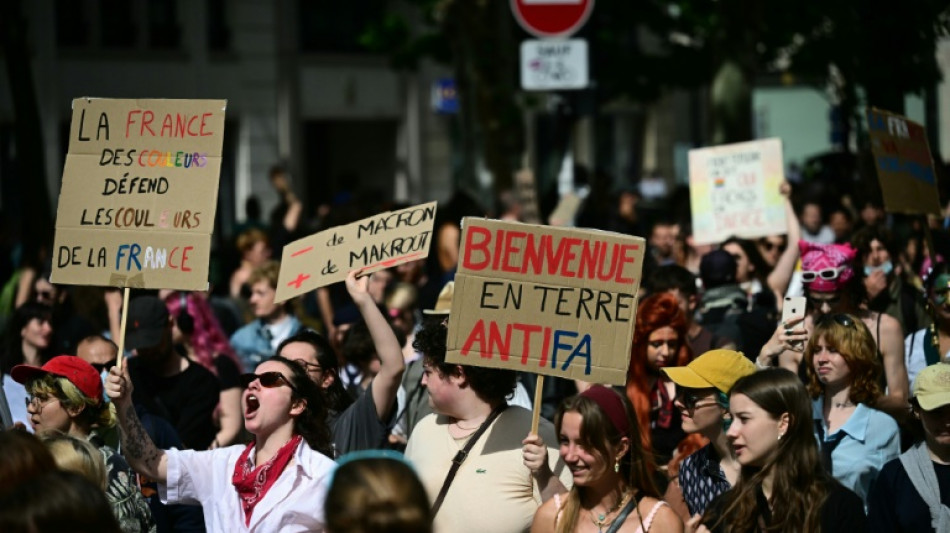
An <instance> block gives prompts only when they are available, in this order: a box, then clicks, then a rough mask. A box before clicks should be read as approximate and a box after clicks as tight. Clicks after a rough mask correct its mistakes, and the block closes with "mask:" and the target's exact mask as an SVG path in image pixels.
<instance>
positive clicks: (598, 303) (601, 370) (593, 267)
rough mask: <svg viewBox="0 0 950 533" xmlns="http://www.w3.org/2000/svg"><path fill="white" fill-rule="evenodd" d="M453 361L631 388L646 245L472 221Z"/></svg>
mask: <svg viewBox="0 0 950 533" xmlns="http://www.w3.org/2000/svg"><path fill="white" fill-rule="evenodd" d="M462 226H463V227H462V230H463V231H462V246H461V250H460V251H459V264H458V271H457V272H456V275H455V295H454V297H453V299H452V311H451V314H450V315H449V317H450V318H449V332H448V341H447V354H446V355H447V357H446V361H448V362H451V363H459V364H464V365H474V366H489V367H496V368H508V369H512V370H521V371H528V372H535V373H537V374H545V375H549V376H559V377H564V378H574V379H583V380H585V381H590V382H595V383H610V384H614V385H622V384H624V383H626V381H627V366H628V365H629V363H630V346H631V343H632V341H633V329H634V328H633V326H634V322H635V319H636V311H637V299H636V295H637V291H638V290H639V287H640V272H641V269H642V266H643V252H644V248H645V242H644V240H643V239H642V238H640V237H631V236H627V235H620V234H617V233H609V232H605V231H595V230H578V229H562V228H552V227H547V226H534V225H529V224H519V223H517V222H502V221H498V220H486V219H481V218H465V219H464V220H463V223H462Z"/></svg>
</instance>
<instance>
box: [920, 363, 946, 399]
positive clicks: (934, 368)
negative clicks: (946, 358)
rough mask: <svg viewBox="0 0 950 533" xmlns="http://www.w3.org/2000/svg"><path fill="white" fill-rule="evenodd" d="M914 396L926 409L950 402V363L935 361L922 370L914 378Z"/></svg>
mask: <svg viewBox="0 0 950 533" xmlns="http://www.w3.org/2000/svg"><path fill="white" fill-rule="evenodd" d="M914 398H917V403H919V404H920V407H921V409H923V410H925V411H933V410H934V409H936V408H938V407H943V406H944V405H947V404H950V364H947V363H935V364H932V365H930V366H928V367H927V368H925V369H923V370H921V371H920V373H919V374H917V379H915V380H914Z"/></svg>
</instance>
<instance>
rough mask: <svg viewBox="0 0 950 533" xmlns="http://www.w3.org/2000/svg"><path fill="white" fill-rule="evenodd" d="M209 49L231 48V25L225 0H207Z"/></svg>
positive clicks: (223, 50) (226, 49)
mask: <svg viewBox="0 0 950 533" xmlns="http://www.w3.org/2000/svg"><path fill="white" fill-rule="evenodd" d="M205 6H207V13H206V14H205V17H206V19H207V21H208V35H207V38H208V50H211V51H212V52H225V51H228V50H230V49H231V27H230V25H229V24H228V20H229V19H228V14H229V13H228V6H227V2H226V1H225V0H207V2H205Z"/></svg>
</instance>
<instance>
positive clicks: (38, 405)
mask: <svg viewBox="0 0 950 533" xmlns="http://www.w3.org/2000/svg"><path fill="white" fill-rule="evenodd" d="M23 400H24V403H25V404H26V408H27V409H29V408H30V407H31V406H32V407H33V410H34V411H36V414H40V413H42V412H43V408H45V407H46V406H47V405H49V404H51V403H53V402H54V401H59V398H57V397H56V396H53V397H52V398H47V399H46V401H43V400H42V399H41V398H40V397H39V396H27V397H26V398H23Z"/></svg>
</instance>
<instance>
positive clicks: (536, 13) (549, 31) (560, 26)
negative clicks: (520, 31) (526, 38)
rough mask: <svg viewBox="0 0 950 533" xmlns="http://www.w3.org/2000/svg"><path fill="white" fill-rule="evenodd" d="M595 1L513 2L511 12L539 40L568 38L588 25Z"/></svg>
mask: <svg viewBox="0 0 950 533" xmlns="http://www.w3.org/2000/svg"><path fill="white" fill-rule="evenodd" d="M593 8H594V0H511V12H512V13H514V15H515V20H517V21H518V24H521V27H522V28H524V30H525V31H526V32H528V33H530V34H532V35H534V36H536V37H540V38H545V37H568V36H570V35H571V34H572V33H574V32H576V31H577V30H578V29H580V27H581V26H583V25H584V23H585V22H587V17H588V16H590V12H591V10H593Z"/></svg>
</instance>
